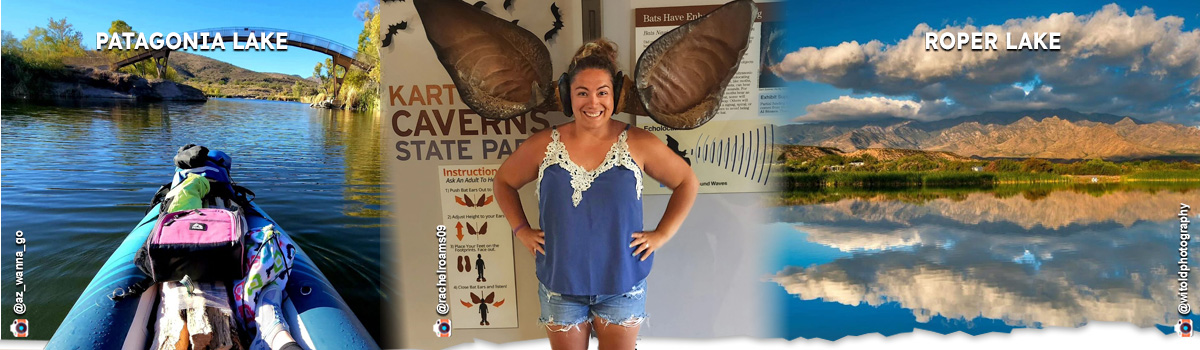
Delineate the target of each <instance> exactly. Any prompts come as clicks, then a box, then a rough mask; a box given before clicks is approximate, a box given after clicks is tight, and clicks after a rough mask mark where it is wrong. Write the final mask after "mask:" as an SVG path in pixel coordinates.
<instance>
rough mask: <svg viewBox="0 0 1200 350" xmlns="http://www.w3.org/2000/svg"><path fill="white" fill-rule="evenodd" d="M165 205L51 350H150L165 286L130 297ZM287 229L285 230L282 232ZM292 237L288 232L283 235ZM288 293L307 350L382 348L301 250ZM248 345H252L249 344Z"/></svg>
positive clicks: (96, 281)
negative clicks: (141, 252)
mask: <svg viewBox="0 0 1200 350" xmlns="http://www.w3.org/2000/svg"><path fill="white" fill-rule="evenodd" d="M249 204H250V205H249V207H247V208H244V209H245V214H246V222H247V224H248V225H247V227H248V228H249V229H251V230H252V229H254V228H259V227H264V226H266V225H272V224H273V225H275V227H277V228H281V227H282V226H281V225H279V224H278V223H276V222H275V221H274V220H272V219H271V217H270V216H268V215H267V214H266V213H265V212H263V211H262V209H261V208H259V207H258V205H256V204H254V203H253V202H252V201H251V202H250V203H249ZM161 207H162V204H157V205H155V206H154V208H152V209H151V210H150V212H149V213H147V214H146V216H145V217H144V218H142V221H141V222H139V223H138V224H137V227H135V228H134V229H133V231H132V232H130V233H129V236H128V237H126V238H125V241H124V242H121V246H120V247H117V251H116V252H114V253H113V254H112V256H111V257H109V258H108V261H107V262H105V263H104V266H103V267H101V268H100V271H99V272H97V273H96V277H95V278H93V279H92V282H91V283H89V284H88V286H87V288H86V289H84V291H83V294H82V295H80V297H79V300H78V301H76V302H75V306H73V307H71V311H70V313H68V314H67V317H66V319H65V320H63V323H62V325H61V326H59V327H58V330H57V331H56V332H55V333H54V336H53V337H51V338H50V342H49V343H48V344H46V349H147V348H149V345H150V342H151V341H152V337H153V336H154V318H153V317H152V316H153V314H155V313H157V309H158V299H159V294H160V293H159V287H158V285H154V286H151V287H149V288H148V289H147V290H146V291H144V292H142V293H139V294H137V295H132V294H131V295H129V296H125V295H124V294H125V293H129V292H127V291H128V290H129V289H130V287H131V286H133V285H135V284H137V283H138V282H140V281H143V280H145V279H147V278H148V277H147V275H146V274H145V273H144V272H142V271H141V270H140V269H138V267H137V265H136V264H135V263H134V256H135V255H136V253H137V251H138V249H140V248H141V247H142V245H143V243H145V242H146V238H147V237H149V235H150V231H151V230H153V228H154V224H155V221H156V219H157V218H158V214H159V210H160V209H161ZM281 231H282V230H281ZM283 234H286V233H283ZM297 250H298V252H297V254H296V258H295V260H294V262H293V266H292V270H291V276H290V277H289V280H288V282H287V288H286V290H285V292H284V299H283V304H282V306H283V314H284V319H285V321H286V322H287V323H288V328H289V331H290V333H291V335H292V337H293V338H295V340H296V342H297V343H298V344H299V345H300V346H301V347H303V348H304V349H379V345H377V344H376V343H375V341H374V340H373V339H372V338H371V335H370V334H369V333H367V330H366V328H364V327H363V325H362V323H361V322H359V321H358V318H357V317H355V316H354V313H353V312H351V311H350V308H349V307H348V306H346V302H345V301H343V300H342V297H341V296H340V295H338V293H337V291H336V290H335V289H334V288H333V285H332V284H330V283H329V280H328V279H326V278H325V276H324V275H323V274H321V271H320V270H319V269H317V266H316V265H314V264H313V262H312V259H310V258H309V257H308V255H307V254H305V253H304V251H303V250H302V249H297ZM247 345H248V344H247Z"/></svg>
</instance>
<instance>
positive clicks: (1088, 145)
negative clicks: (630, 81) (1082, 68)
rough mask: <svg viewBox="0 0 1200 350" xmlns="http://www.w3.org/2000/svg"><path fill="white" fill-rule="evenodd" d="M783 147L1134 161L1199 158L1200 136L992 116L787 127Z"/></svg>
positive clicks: (1168, 129)
mask: <svg viewBox="0 0 1200 350" xmlns="http://www.w3.org/2000/svg"><path fill="white" fill-rule="evenodd" d="M776 135H777V136H776V142H777V143H782V144H794V145H811V146H821V147H834V148H838V149H841V150H842V151H845V152H853V151H855V150H859V149H866V148H901V149H918V150H926V151H945V152H951V153H954V154H958V155H963V156H979V157H1038V158H1061V159H1086V158H1103V159H1133V158H1151V157H1161V156H1176V155H1200V129H1197V128H1192V127H1187V126H1184V125H1180V124H1171V123H1165V122H1154V123H1146V122H1144V121H1140V120H1137V119H1134V118H1130V117H1122V116H1117V115H1112V114H1086V113H1079V112H1075V111H1071V110H1063V109H1058V110H1038V111H1025V112H988V113H983V114H979V115H974V116H966V117H959V118H953V119H946V120H939V121H932V122H922V121H915V120H910V119H903V118H887V119H881V120H869V121H844V122H823V123H811V124H789V125H783V126H781V127H779V128H778V129H777V134H776Z"/></svg>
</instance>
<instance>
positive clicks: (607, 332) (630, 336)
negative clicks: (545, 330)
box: [551, 317, 642, 350]
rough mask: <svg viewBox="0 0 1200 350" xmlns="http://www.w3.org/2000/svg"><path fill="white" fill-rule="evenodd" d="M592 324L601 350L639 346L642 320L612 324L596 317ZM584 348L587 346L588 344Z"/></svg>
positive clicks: (630, 349) (629, 349) (617, 349)
mask: <svg viewBox="0 0 1200 350" xmlns="http://www.w3.org/2000/svg"><path fill="white" fill-rule="evenodd" d="M592 324H593V325H594V327H595V328H596V338H597V339H599V341H600V347H599V350H633V348H634V347H635V346H637V338H638V331H639V330H640V329H641V328H642V325H641V319H636V320H634V321H627V322H624V323H610V322H608V321H607V320H605V319H603V318H600V317H596V318H593V319H592ZM551 344H553V342H552V343H551ZM584 346H587V343H586V342H584Z"/></svg>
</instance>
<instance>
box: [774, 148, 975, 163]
mask: <svg viewBox="0 0 1200 350" xmlns="http://www.w3.org/2000/svg"><path fill="white" fill-rule="evenodd" d="M777 150H778V151H777V153H776V154H778V157H777V159H778V160H779V161H781V162H787V161H799V162H803V161H810V160H816V159H819V158H821V157H824V156H829V155H838V156H842V157H844V158H845V159H849V160H854V159H864V158H868V157H869V158H874V159H875V160H878V161H881V162H890V161H896V160H899V159H900V158H905V157H913V156H916V157H920V158H924V159H927V160H930V161H937V160H947V161H959V162H962V161H969V160H971V159H970V158H967V157H963V156H960V155H957V154H954V153H951V152H940V151H922V150H913V149H898V148H867V149H859V150H854V151H851V152H843V151H842V150H840V149H837V148H834V147H820V146H799V145H779V146H777Z"/></svg>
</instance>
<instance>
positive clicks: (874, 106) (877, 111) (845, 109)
mask: <svg viewBox="0 0 1200 350" xmlns="http://www.w3.org/2000/svg"><path fill="white" fill-rule="evenodd" d="M805 110H806V111H808V114H805V115H803V116H800V117H797V118H796V119H794V121H797V122H813V121H832V120H854V119H871V118H880V117H888V116H895V117H901V118H916V117H917V115H918V113H919V112H920V111H921V104H920V103H917V102H913V101H902V100H894V99H890V98H886V97H879V96H871V97H863V98H854V97H850V96H842V97H838V98H837V99H836V100H829V101H825V102H821V103H818V104H815V105H809V106H808V107H806V108H805Z"/></svg>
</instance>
